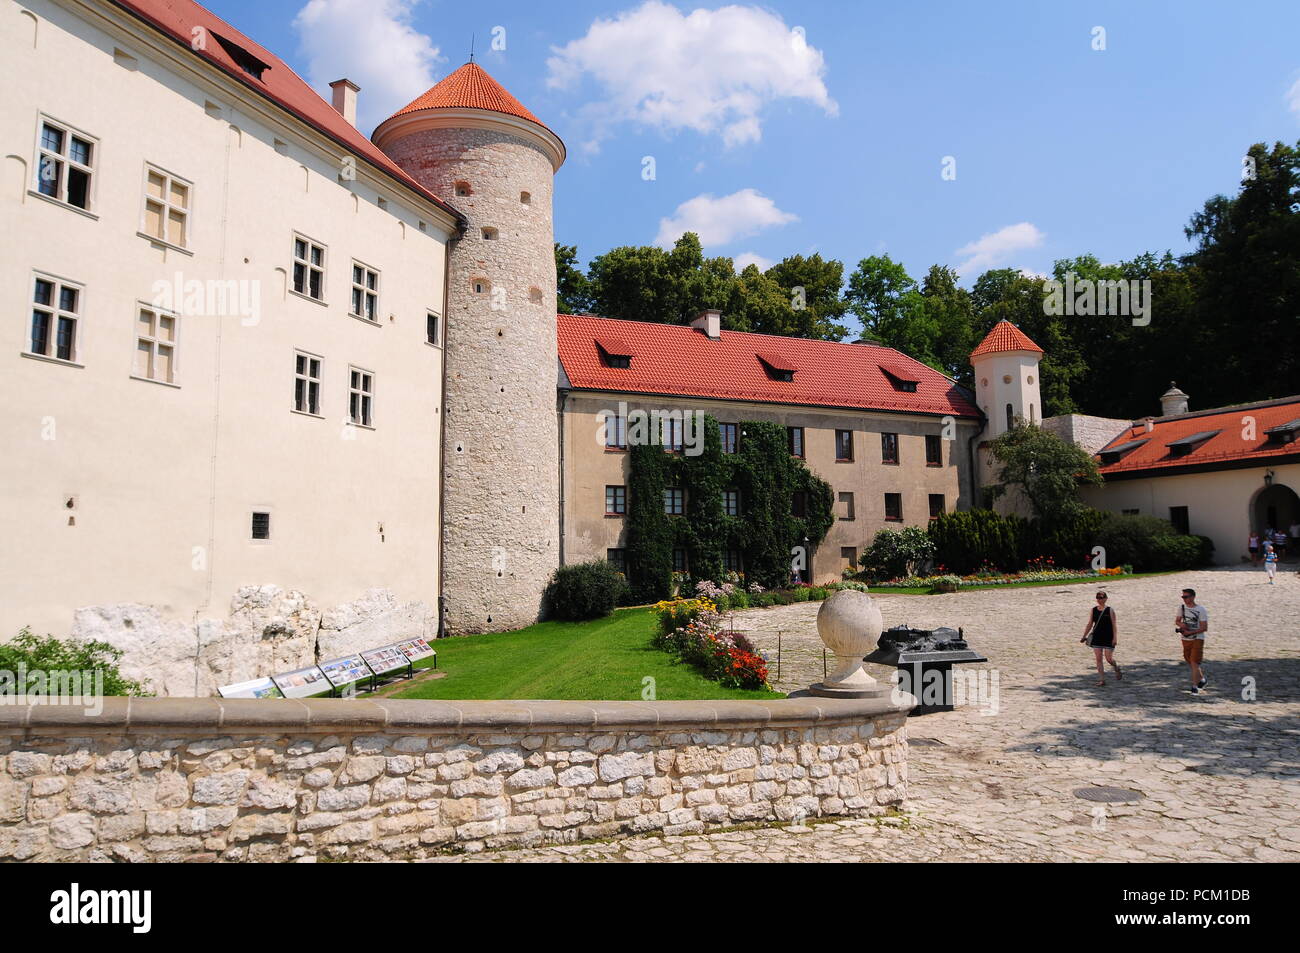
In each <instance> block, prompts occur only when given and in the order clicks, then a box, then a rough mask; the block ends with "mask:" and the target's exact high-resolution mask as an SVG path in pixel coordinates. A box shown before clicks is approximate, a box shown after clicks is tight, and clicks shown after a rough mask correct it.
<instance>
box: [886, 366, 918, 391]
mask: <svg viewBox="0 0 1300 953" xmlns="http://www.w3.org/2000/svg"><path fill="white" fill-rule="evenodd" d="M877 366H878V367H879V368H880V372H881V373H882V374H884V375H885V380H887V381H889V383H890V386H892V387H893V388H894V390H896V391H899V392H901V393H904V394H915V393H916V385H917V384H918V383H919V381H920V378H919V377H918V376H917V373H916V371H914V370H912V369H911V368H909V367H906V366H904V365H903V364H902V363H890V364H880V365H877Z"/></svg>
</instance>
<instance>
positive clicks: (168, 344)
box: [135, 304, 179, 384]
mask: <svg viewBox="0 0 1300 953" xmlns="http://www.w3.org/2000/svg"><path fill="white" fill-rule="evenodd" d="M178 322H179V319H178V318H177V316H176V315H174V314H170V313H168V312H166V311H162V310H159V309H158V308H155V307H152V306H150V305H146V304H142V305H140V310H139V312H138V313H137V315H136V330H135V376H136V377H143V378H144V379H145V380H149V381H162V382H163V383H164V384H174V383H175V382H176V335H177V331H178V327H177V325H178Z"/></svg>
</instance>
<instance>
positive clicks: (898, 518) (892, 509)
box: [885, 493, 903, 523]
mask: <svg viewBox="0 0 1300 953" xmlns="http://www.w3.org/2000/svg"><path fill="white" fill-rule="evenodd" d="M885 519H886V520H888V521H889V522H891V523H901V522H902V521H903V494H901V493H886V494H885Z"/></svg>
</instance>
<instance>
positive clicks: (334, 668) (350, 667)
mask: <svg viewBox="0 0 1300 953" xmlns="http://www.w3.org/2000/svg"><path fill="white" fill-rule="evenodd" d="M320 670H321V671H322V672H324V673H325V677H326V678H328V679H329V681H330V684H331V685H333V686H334V687H335V688H339V687H340V686H343V685H351V684H352V683H353V682H359V681H361V680H362V679H363V678H370V677H371V676H372V675H373V674H374V673H373V672H371V671H370V669H369V668H368V667H367V666H366V663H365V661H364V660H363V659H362V658H361V656H360V655H344V656H341V657H339V658H336V659H330V660H329V661H328V662H321V663H320Z"/></svg>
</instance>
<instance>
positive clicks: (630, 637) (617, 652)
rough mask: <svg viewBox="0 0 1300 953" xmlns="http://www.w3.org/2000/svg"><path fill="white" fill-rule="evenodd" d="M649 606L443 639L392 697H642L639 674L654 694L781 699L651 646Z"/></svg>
mask: <svg viewBox="0 0 1300 953" xmlns="http://www.w3.org/2000/svg"><path fill="white" fill-rule="evenodd" d="M654 626H655V617H654V614H653V612H652V611H651V610H649V609H644V608H640V609H620V610H618V611H617V612H615V613H614V614H613V615H612V616H609V617H607V618H604V619H596V620H594V621H592V622H539V623H537V624H536V625H530V626H529V627H528V628H526V629H520V630H518V631H516V632H499V633H492V634H489V635H466V636H457V637H455V638H450V639H441V640H439V641H438V642H435V643H434V648H436V649H437V650H438V670H439V671H443V672H446V673H447V674H446V676H445V677H444V678H435V679H428V680H425V681H422V682H419V683H417V684H413V685H411V686H410V687H409V688H406V689H403V690H402V691H399V692H396V693H395V694H393V695H391V696H390V697H392V698H530V699H540V698H561V699H596V700H624V701H639V700H641V698H642V691H643V685H644V684H645V683H644V682H643V679H645V678H646V677H647V676H648V677H650V678H653V679H654V689H655V696H654V697H655V698H656V699H657V700H659V701H669V700H674V699H693V698H694V699H699V698H703V699H708V698H760V699H761V698H783V697H784V695H783V694H781V693H780V692H761V691H747V690H744V689H731V688H723V687H722V686H721V685H719V684H718V683H717V682H712V681H709V680H708V679H706V678H704V677H703V676H701V675H699V674H698V673H697V672H696V671H695V669H693V668H691V667H690V666H688V665H678V664H675V663H674V662H673V661H672V659H671V658H670V657H669V656H668V655H667V654H666V653H664V652H661V651H659V650H658V649H655V648H653V647H651V645H650V638H651V636H652V635H653V634H654Z"/></svg>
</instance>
